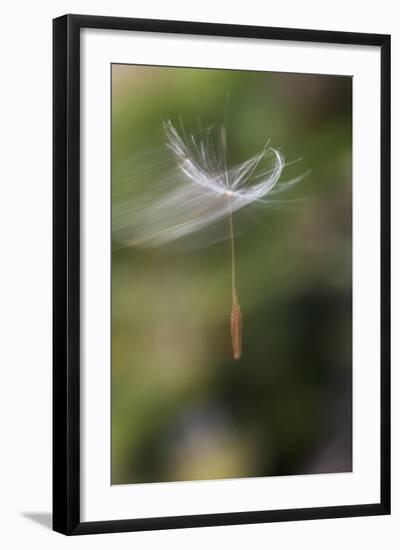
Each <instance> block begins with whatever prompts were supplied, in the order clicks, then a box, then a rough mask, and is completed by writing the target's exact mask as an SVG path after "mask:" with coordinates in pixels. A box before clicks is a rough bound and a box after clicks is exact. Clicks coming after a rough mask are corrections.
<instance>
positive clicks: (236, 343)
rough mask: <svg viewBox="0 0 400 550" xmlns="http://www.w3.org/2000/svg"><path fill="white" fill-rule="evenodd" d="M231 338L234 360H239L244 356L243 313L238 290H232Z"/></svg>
mask: <svg viewBox="0 0 400 550" xmlns="http://www.w3.org/2000/svg"><path fill="white" fill-rule="evenodd" d="M231 338H232V351H233V358H234V359H235V360H238V359H240V357H241V355H242V313H241V311H240V306H239V302H238V298H237V293H236V289H233V290H232V310H231Z"/></svg>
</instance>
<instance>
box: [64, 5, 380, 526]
mask: <svg viewBox="0 0 400 550" xmlns="http://www.w3.org/2000/svg"><path fill="white" fill-rule="evenodd" d="M84 28H96V29H117V30H126V31H129V30H131V31H148V32H157V33H176V34H189V35H211V36H220V37H235V38H238V39H240V38H258V39H273V40H286V41H287V40H290V41H306V42H313V43H334V44H347V45H363V46H378V47H380V50H381V106H380V108H381V151H380V153H381V175H380V177H381V181H380V193H381V365H380V367H381V388H380V392H381V394H380V397H381V442H380V443H381V449H380V464H381V479H380V482H381V496H380V501H379V502H376V503H374V504H360V505H351V506H348V505H346V506H333V507H316V508H300V509H286V510H269V511H262V510H259V511H248V512H235V513H218V514H202V515H190V516H174V517H151V518H144V519H128V520H125V519H124V520H110V521H98V522H81V520H80V31H81V29H84ZM53 48H54V50H53V93H54V96H53V97H54V103H53V147H54V152H53V186H54V187H53V201H54V202H53V278H54V279H53V280H54V285H53V310H54V313H53V529H54V530H55V531H58V532H60V533H63V534H65V535H80V534H91V533H110V532H121V531H139V530H153V529H174V528H187V527H202V526H215V525H234V524H245V523H267V522H278V521H292V520H307V519H324V518H325V519H326V518H340V517H352V516H370V515H383V514H389V513H390V36H388V35H381V34H362V33H347V32H332V31H320V30H303V29H286V28H269V27H256V26H242V25H226V24H210V23H198V22H181V21H161V20H149V19H128V18H120V17H98V16H86V15H65V16H62V17H59V18H57V19H54V21H53Z"/></svg>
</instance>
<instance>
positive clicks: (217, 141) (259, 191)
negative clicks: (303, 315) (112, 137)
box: [113, 120, 304, 360]
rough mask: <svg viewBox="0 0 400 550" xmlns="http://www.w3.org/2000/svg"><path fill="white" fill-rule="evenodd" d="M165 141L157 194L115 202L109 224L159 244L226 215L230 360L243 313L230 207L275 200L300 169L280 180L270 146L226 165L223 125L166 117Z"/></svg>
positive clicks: (237, 352) (279, 159)
mask: <svg viewBox="0 0 400 550" xmlns="http://www.w3.org/2000/svg"><path fill="white" fill-rule="evenodd" d="M164 130H165V134H166V146H167V148H168V149H169V151H171V152H172V154H173V157H174V159H175V166H174V168H173V169H172V171H171V172H170V173H169V174H166V175H165V177H164V180H163V186H164V187H165V189H166V190H165V191H163V192H162V193H161V196H159V197H157V198H154V197H152V199H151V200H149V201H148V202H147V203H146V200H145V201H144V205H145V206H144V207H143V204H142V205H141V208H140V210H138V211H137V212H136V214H137V215H134V216H133V215H132V210H131V208H130V207H129V206H128V208H126V206H125V207H121V208H118V206H117V207H116V209H115V211H114V212H113V228H115V230H116V231H117V232H118V233H119V234H120V235H121V236H122V240H123V241H124V242H126V243H127V244H129V245H133V246H160V245H163V244H166V243H169V242H172V241H175V240H177V239H180V238H182V237H186V236H187V235H190V234H191V233H194V232H197V231H199V230H201V229H204V228H206V227H208V226H210V225H212V224H215V223H216V222H218V221H220V220H222V219H224V218H227V219H228V224H229V231H228V234H227V238H228V239H229V240H230V244H231V247H230V248H231V290H232V308H231V340H232V352H233V357H234V359H235V360H238V359H240V357H241V353H242V314H241V310H240V305H239V299H238V292H237V286H236V258H235V231H234V222H233V217H234V213H235V212H237V211H238V210H241V209H242V208H244V207H246V206H248V205H251V204H262V205H274V204H280V202H281V201H279V200H276V199H274V198H271V197H273V195H275V194H278V193H280V192H282V191H286V190H287V189H289V188H290V187H291V186H293V185H294V184H296V183H297V182H298V181H299V180H300V179H302V177H304V175H302V176H300V177H297V178H294V179H292V180H290V181H286V182H284V183H279V185H278V182H279V180H280V177H281V175H282V172H283V169H284V167H285V159H284V156H283V154H282V153H281V152H280V151H279V150H277V149H275V148H272V147H270V146H269V141H268V142H267V143H266V144H265V146H264V148H263V149H262V150H261V151H260V152H259V153H257V154H256V155H254V156H253V157H251V158H249V159H248V160H246V161H245V162H243V163H241V164H238V165H237V166H233V167H232V168H228V166H227V157H226V150H227V137H226V133H225V129H224V128H223V127H221V128H220V129H219V131H218V128H217V127H216V126H211V127H209V128H207V129H206V130H205V131H204V132H203V134H202V135H200V136H199V137H195V136H194V135H193V134H190V135H189V136H187V135H186V133H185V130H184V127H183V124H182V130H181V133H179V132H178V131H177V129H176V128H175V127H174V126H173V124H172V123H171V121H169V120H167V121H166V122H164Z"/></svg>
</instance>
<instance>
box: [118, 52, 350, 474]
mask: <svg viewBox="0 0 400 550" xmlns="http://www.w3.org/2000/svg"><path fill="white" fill-rule="evenodd" d="M110 71H111V75H110V85H111V105H110V116H111V136H110V150H111V235H110V239H111V319H110V334H111V366H110V369H111V373H110V375H111V434H110V436H111V480H110V482H111V484H112V485H123V484H141V483H162V482H188V481H205V480H224V479H234V478H259V477H270V476H290V475H292V476H293V475H296V476H299V475H313V474H337V473H341V472H342V473H343V472H352V470H353V455H352V321H353V319H352V259H353V255H352V228H353V224H352V205H353V201H352V160H353V148H352V93H353V86H352V77H351V76H346V75H335V74H332V75H331V74H304V73H303V74H299V73H298V74H297V73H285V72H268V71H255V70H230V69H223V68H213V67H209V68H191V67H173V66H151V65H137V64H118V63H112V64H111V66H110Z"/></svg>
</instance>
